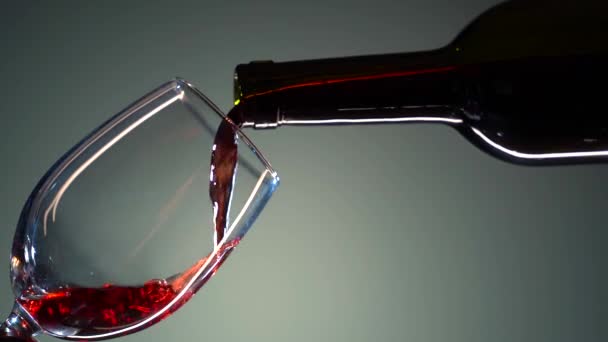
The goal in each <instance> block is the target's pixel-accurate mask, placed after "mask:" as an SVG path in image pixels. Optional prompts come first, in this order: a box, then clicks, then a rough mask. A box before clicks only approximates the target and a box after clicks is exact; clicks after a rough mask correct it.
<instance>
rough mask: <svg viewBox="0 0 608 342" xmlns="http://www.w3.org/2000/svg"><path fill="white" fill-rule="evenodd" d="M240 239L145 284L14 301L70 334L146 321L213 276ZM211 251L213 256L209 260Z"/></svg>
mask: <svg viewBox="0 0 608 342" xmlns="http://www.w3.org/2000/svg"><path fill="white" fill-rule="evenodd" d="M238 243H239V239H234V240H232V241H230V242H227V243H226V244H224V245H223V246H222V247H221V249H220V250H219V251H217V253H212V254H210V255H209V256H207V257H205V258H203V259H201V260H199V261H198V262H197V263H196V264H194V265H192V266H191V267H190V268H188V269H187V270H186V271H185V272H183V273H181V274H180V275H179V276H176V277H174V278H173V279H171V280H166V279H153V280H149V281H147V282H146V283H145V284H144V285H143V286H119V285H112V284H106V285H104V286H102V287H99V288H86V287H68V288H63V289H59V290H57V291H53V292H48V293H46V294H44V295H27V294H26V295H25V296H22V297H20V298H18V299H17V302H18V303H19V304H20V305H21V306H22V307H23V308H24V309H25V310H26V311H27V312H28V313H29V314H30V315H31V316H32V317H33V318H34V319H35V320H36V321H37V322H38V324H39V325H41V326H44V328H45V330H47V331H48V332H50V333H53V334H57V335H63V334H65V331H70V332H73V333H72V334H73V335H78V336H80V337H87V336H95V335H99V334H104V333H110V332H115V331H117V330H120V329H121V328H123V327H125V326H133V325H134V324H143V327H145V326H149V325H151V324H153V323H156V322H158V321H160V320H162V319H164V318H166V317H168V316H169V315H170V314H172V313H173V312H175V310H177V309H179V308H180V307H181V306H182V305H183V304H184V303H185V302H187V301H188V300H189V299H190V298H191V297H192V295H194V293H196V291H197V290H198V289H199V288H200V287H202V286H203V285H204V284H205V282H206V281H207V280H209V279H210V278H211V276H213V274H214V273H215V272H216V271H217V269H218V268H219V267H220V266H221V264H222V262H223V261H224V260H225V259H226V258H227V257H228V255H229V254H230V252H231V251H232V250H233V249H234V247H236V245H238ZM209 257H212V258H213V259H212V260H208V259H209ZM207 262H208V263H209V265H210V268H209V271H207V272H206V273H205V274H204V275H203V278H202V279H201V280H200V281H196V282H195V283H192V280H193V278H195V277H197V276H199V274H198V273H199V270H201V268H202V267H203V266H204V265H205V263H207ZM191 284H194V285H192V286H191ZM138 330H139V329H138ZM130 332H133V331H132V330H131V329H125V331H124V333H125V334H126V333H130Z"/></svg>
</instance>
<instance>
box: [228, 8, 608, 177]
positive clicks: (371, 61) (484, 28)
mask: <svg viewBox="0 0 608 342" xmlns="http://www.w3.org/2000/svg"><path fill="white" fill-rule="evenodd" d="M532 3H534V2H532ZM541 5H542V6H536V7H535V6H533V5H530V3H528V2H511V3H506V4H503V5H499V6H497V7H495V8H493V9H491V10H489V11H488V12H487V13H485V14H484V15H482V16H480V17H479V18H478V19H476V20H475V21H474V22H473V23H472V24H471V25H470V26H469V27H467V28H466V29H465V30H464V31H463V32H462V33H461V34H460V35H459V37H458V38H457V39H456V40H454V42H453V43H452V44H450V45H448V46H446V47H444V48H441V49H438V50H434V51H427V52H417V53H405V54H391V55H377V56H362V57H347V58H337V59H326V60H316V61H314V60H313V61H300V62H287V63H272V62H262V63H252V64H246V65H239V66H238V67H237V70H236V79H235V85H236V87H235V97H236V99H237V106H236V107H235V109H236V111H237V112H239V113H240V116H241V121H242V122H243V124H244V125H245V126H248V125H249V126H254V127H259V128H264V127H276V126H280V125H306V124H323V125H325V124H354V123H388V122H438V123H444V124H449V125H452V126H454V127H455V128H457V129H458V130H459V131H460V132H461V133H462V134H463V135H464V136H465V137H466V138H467V139H469V140H470V141H471V142H473V143H474V144H476V145H477V146H478V147H480V148H482V149H483V150H485V151H486V152H489V153H491V154H493V155H495V156H497V157H499V158H502V159H505V160H508V161H512V162H517V163H525V164H540V165H545V164H563V163H583V162H597V161H604V160H608V113H606V108H605V105H604V104H603V93H604V90H605V89H606V86H605V85H604V82H605V80H606V79H608V67H607V66H606V65H607V64H608V51H607V50H608V42H607V41H606V40H607V38H605V37H603V36H604V35H602V34H601V32H602V31H601V30H598V28H599V25H601V24H599V23H600V21H598V20H594V19H593V18H594V17H593V16H592V15H591V16H589V15H587V16H586V17H585V22H580V21H577V20H575V19H577V18H579V17H580V18H582V16H581V15H580V13H586V14H587V13H589V12H590V11H591V10H592V8H585V6H579V7H577V10H574V9H573V8H571V7H570V6H562V7H559V8H557V9H553V10H554V12H555V13H553V16H549V19H547V20H544V21H542V23H541V24H540V26H539V24H537V23H535V22H538V17H537V15H538V12H539V11H540V10H543V11H545V12H547V7H546V6H547V5H546V4H541ZM543 6H545V7H543ZM550 9H551V8H550ZM545 14H546V13H545ZM509 18H510V19H509ZM514 19H517V20H519V21H518V22H515V24H516V25H514V27H517V30H515V31H514V32H513V33H512V35H511V40H509V41H507V40H506V39H507V38H508V37H509V30H508V29H509V27H504V24H505V23H506V22H509V20H511V22H512V21H513V20H514ZM526 24H529V25H527V26H526ZM560 25H561V26H560ZM512 26H513V25H512ZM526 27H527V30H526ZM533 29H535V30H533ZM556 29H561V30H562V31H564V32H566V33H567V34H566V35H565V36H564V37H565V38H564V39H562V40H560V39H556V38H555V36H556V35H558V36H559V34H560V32H559V30H558V31H557V32H556V31H555V30H556ZM526 32H527V33H528V34H529V35H531V36H532V37H531V38H530V39H527V40H526V39H523V38H522V37H525V36H524V34H525V33H526ZM569 35H570V36H569ZM572 35H574V36H576V37H578V38H579V39H576V40H575V38H576V37H573V36H572ZM549 37H553V38H552V39H549ZM484 39H485V43H484ZM488 39H489V40H488ZM500 39H502V41H501V40H500ZM484 47H487V48H484Z"/></svg>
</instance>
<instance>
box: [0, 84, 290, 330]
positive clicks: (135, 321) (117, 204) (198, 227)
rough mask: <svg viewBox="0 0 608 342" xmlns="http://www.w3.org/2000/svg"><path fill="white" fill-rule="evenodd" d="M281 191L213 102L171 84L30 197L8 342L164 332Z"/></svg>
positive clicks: (62, 163) (69, 159) (97, 135)
mask: <svg viewBox="0 0 608 342" xmlns="http://www.w3.org/2000/svg"><path fill="white" fill-rule="evenodd" d="M216 131H217V136H216V135H215V133H216ZM237 144H238V145H237ZM237 146H238V147H239V148H237ZM237 160H238V163H237ZM210 165H211V167H210ZM237 168H238V172H237ZM278 183H279V178H278V176H277V174H276V172H275V171H274V170H273V169H272V167H271V166H270V164H269V163H268V162H267V160H266V159H265V158H264V156H262V154H261V153H260V152H259V150H258V149H257V148H256V147H255V146H254V145H253V143H252V142H251V141H250V140H249V139H248V138H247V136H246V135H245V134H243V132H242V131H241V130H240V129H239V127H238V126H237V125H236V124H235V123H234V122H233V121H232V120H231V119H230V118H228V117H226V116H224V115H223V114H222V112H221V111H220V110H219V109H218V108H217V107H216V106H215V105H214V104H213V103H212V102H211V101H209V99H208V98H207V97H205V96H204V95H203V94H202V93H201V92H200V91H198V90H197V89H196V88H195V87H193V86H192V85H191V84H189V83H188V82H186V81H185V80H182V79H176V80H174V81H171V82H168V83H165V84H163V85H162V86H160V87H158V88H157V89H155V90H153V91H152V92H150V93H149V94H147V95H146V96H144V97H142V98H141V99H140V100H138V101H136V102H134V103H133V104H131V105H130V106H129V107H128V108H127V109H125V110H124V111H122V112H121V113H119V114H117V115H115V116H114V117H112V118H111V119H110V120H108V121H107V122H106V123H104V124H102V125H101V126H100V127H99V128H98V129H96V130H95V131H94V132H92V133H91V134H89V135H88V136H87V137H85V138H84V139H83V140H82V141H81V142H80V143H78V144H77V145H76V146H75V147H73V148H72V149H71V150H70V151H68V152H67V153H66V154H65V155H64V156H63V157H61V158H60V159H59V160H58V161H57V162H56V163H55V165H53V166H52V167H51V168H50V170H49V171H48V172H47V173H46V174H45V175H44V176H43V177H42V179H41V180H40V182H39V183H38V185H36V187H35V188H34V190H33V191H32V193H31V195H30V197H29V198H28V200H27V202H26V203H25V206H24V208H23V211H22V213H21V217H20V220H19V223H18V226H17V230H16V233H15V238H14V242H13V248H12V254H11V260H10V269H11V270H10V272H11V280H12V286H13V291H14V293H15V296H16V300H15V305H14V308H13V311H12V312H11V314H10V316H9V318H8V319H7V320H6V321H5V323H4V324H3V325H2V329H0V335H2V333H4V335H6V336H13V337H21V338H24V339H29V338H31V337H32V336H35V335H36V334H39V333H44V334H48V335H52V336H55V337H59V338H62V339H68V340H98V339H106V338H112V337H117V336H122V335H126V334H130V333H133V332H136V331H139V330H141V329H144V328H146V327H148V326H150V325H152V324H155V323H157V322H159V321H160V320H162V319H163V318H166V317H167V316H168V315H170V314H171V313H172V312H174V311H175V310H177V309H178V308H179V307H180V306H181V305H183V304H184V303H185V302H186V301H188V300H189V299H190V298H191V297H192V295H193V294H194V293H195V292H196V291H197V290H198V289H199V288H200V287H201V286H202V285H203V284H204V283H205V282H206V281H207V280H209V278H210V277H211V276H213V275H214V274H215V272H216V271H217V269H218V268H219V267H220V265H221V264H222V263H223V261H224V260H225V259H226V257H227V256H228V255H229V254H230V253H231V251H232V250H233V249H234V248H235V246H236V245H237V244H238V243H239V241H240V240H241V238H242V237H243V236H244V235H245V233H246V232H247V231H248V230H249V228H250V227H251V225H252V224H253V222H254V221H255V219H256V217H257V216H258V214H259V213H260V211H261V210H262V209H263V207H264V205H265V204H266V202H267V201H268V199H269V198H270V196H271V195H272V193H273V192H274V191H275V189H276V188H277V186H278Z"/></svg>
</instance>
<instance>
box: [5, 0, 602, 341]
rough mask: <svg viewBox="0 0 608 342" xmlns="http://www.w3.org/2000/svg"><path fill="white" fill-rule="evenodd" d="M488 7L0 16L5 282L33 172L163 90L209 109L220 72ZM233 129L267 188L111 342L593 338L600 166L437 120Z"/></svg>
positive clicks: (103, 5)
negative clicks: (165, 309)
mask: <svg viewBox="0 0 608 342" xmlns="http://www.w3.org/2000/svg"><path fill="white" fill-rule="evenodd" d="M494 3H496V1H488V0H476V1H474V0H467V1H458V2H457V1H447V0H438V1H425V0H409V1H405V0H402V1H390V0H376V1H373V2H371V1H336V0H324V1H314V2H313V1H298V2H288V1H278V0H275V1H249V2H245V1H214V2H210V1H209V2H203V1H199V2H190V3H186V2H184V1H176V2H170V1H165V2H159V3H155V4H153V3H152V2H149V1H145V2H144V1H142V2H129V4H125V3H123V2H119V1H112V2H95V3H92V2H86V3H85V2H73V3H67V2H61V3H60V4H56V5H50V4H49V3H45V4H34V3H31V2H22V3H21V4H19V5H14V6H12V7H7V5H6V3H4V4H2V7H1V9H0V44H1V46H0V75H1V76H2V78H1V79H0V99H1V100H0V160H1V164H0V165H1V168H0V179H2V182H1V183H0V204H1V205H0V217H2V219H3V223H2V228H1V229H0V255H4V256H5V257H6V259H5V262H6V266H5V268H4V269H5V270H8V254H9V249H10V244H11V239H12V234H13V231H14V227H15V224H16V222H17V218H18V215H19V212H20V210H21V206H22V205H23V203H24V201H25V199H26V197H27V196H28V194H29V191H30V190H31V189H32V187H33V186H34V185H35V183H36V182H37V180H38V179H39V177H40V176H41V175H42V174H43V173H44V172H45V171H46V170H47V168H48V167H49V166H50V165H51V164H52V163H53V162H54V161H55V160H56V159H57V158H58V157H59V156H60V155H61V154H62V153H63V152H64V151H65V150H66V149H68V148H69V147H71V146H72V145H73V144H74V143H76V142H77V141H78V140H79V139H80V138H81V137H82V136H83V135H84V134H86V133H88V132H89V131H90V130H91V129H93V128H94V127H96V126H97V125H98V124H99V123H101V122H102V121H104V120H105V119H106V118H108V117H109V116H110V115H112V114H114V113H116V112H117V111H119V110H121V109H122V108H123V107H124V106H126V105H127V104H129V103H130V102H131V101H133V100H134V99H136V98H138V97H139V96H141V95H142V94H144V93H145V92H147V91H148V90H150V89H151V88H153V87H155V86H157V85H158V84H160V83H161V82H164V81H166V80H168V79H170V78H172V77H174V76H176V75H179V76H182V77H185V78H187V79H188V80H190V81H191V82H192V83H194V84H196V85H197V86H198V87H199V88H201V89H202V90H203V91H204V92H205V93H206V94H208V95H209V96H210V97H211V98H212V99H214V100H215V101H216V102H217V104H218V105H219V106H220V107H222V108H223V109H225V110H227V109H229V107H230V104H231V96H232V71H233V68H234V67H235V66H236V65H237V64H238V63H243V62H248V61H250V60H255V59H273V60H277V61H280V60H293V59H308V58H320V57H330V56H343V55H357V54H370V53H386V52H399V51H414V50H423V49H430V48H436V47H440V46H442V45H444V44H446V43H448V42H449V41H450V40H451V39H452V38H453V37H454V36H455V35H456V34H457V33H458V31H459V30H460V29H461V28H462V27H463V26H464V25H465V24H466V23H467V22H469V21H470V20H471V19H473V18H474V17H475V16H476V15H477V14H479V13H480V12H482V11H483V10H485V9H486V8H488V7H490V6H491V5H493V4H494ZM249 134H250V135H251V136H252V138H253V139H254V141H256V142H257V144H258V145H259V147H260V148H261V149H262V150H263V151H264V152H265V153H266V155H267V156H268V157H269V159H270V160H271V162H272V163H273V165H274V166H275V167H276V169H277V170H278V171H279V172H280V175H281V178H282V185H281V187H280V189H279V191H278V192H277V194H276V195H275V197H273V198H272V200H271V202H270V204H269V205H268V206H267V208H266V210H265V211H264V213H263V214H262V216H261V217H260V219H259V220H258V222H257V223H256V224H255V226H254V229H253V230H252V232H251V233H250V234H249V235H248V237H247V239H246V240H245V243H243V244H241V246H240V247H239V249H238V250H237V251H236V252H235V254H233V257H232V258H231V260H230V261H229V262H228V263H226V265H225V267H224V268H223V269H222V270H221V271H220V272H219V273H218V276H217V277H216V278H214V279H213V280H212V281H211V282H210V283H209V284H208V285H207V286H206V287H204V288H203V290H202V291H201V292H200V293H199V294H198V295H197V296H196V298H194V299H193V300H192V301H191V302H190V303H189V304H187V305H186V306H185V307H184V308H183V309H181V310H180V311H178V312H177V313H175V314H174V315H173V316H172V317H170V318H169V319H167V320H165V321H163V322H161V323H160V324H158V325H156V326H154V327H152V328H150V329H148V330H146V331H144V332H141V333H138V334H135V335H131V336H128V337H124V338H123V340H125V341H127V340H130V341H149V340H153V341H164V340H195V341H219V340H222V341H251V342H253V341H265V342H269V341H311V340H317V341H329V340H332V341H450V342H456V341H467V342H470V341H552V342H555V341H606V340H608V330H607V328H606V323H607V322H608V317H607V309H606V307H607V304H608V303H607V302H608V296H607V290H606V285H607V280H606V278H607V277H606V266H607V263H608V256H607V252H606V250H607V249H606V248H605V245H606V243H607V242H608V236H607V233H606V230H605V221H606V220H607V218H606V215H605V211H606V204H607V196H608V185H606V183H605V180H606V176H607V174H608V172H607V171H608V169H607V166H601V165H600V166H576V167H555V168H525V167H518V166H513V165H508V164H505V163H503V162H500V161H497V160H494V159H491V158H490V157H488V156H486V155H484V154H482V153H481V152H480V151H478V150H476V149H475V148H474V147H473V146H472V145H470V144H468V143H467V142H466V141H465V140H464V139H463V138H461V137H460V136H459V135H458V134H457V133H456V132H454V131H452V130H450V129H449V128H446V127H442V126H429V125H410V126H406V125H401V126H383V127H382V126H373V127H372V126H367V127H340V128H328V127H318V128H282V129H279V130H276V131H262V132H258V131H256V132H249ZM0 274H1V272H0ZM0 279H1V277H0ZM0 302H2V303H4V304H3V306H2V307H3V308H4V309H3V310H4V311H3V312H5V313H6V312H8V310H9V309H10V307H11V302H12V294H11V291H10V289H9V284H8V276H5V277H4V280H3V281H1V282H0ZM41 339H42V340H49V338H46V337H43V338H41Z"/></svg>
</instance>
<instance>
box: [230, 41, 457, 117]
mask: <svg viewBox="0 0 608 342" xmlns="http://www.w3.org/2000/svg"><path fill="white" fill-rule="evenodd" d="M448 55H449V50H448V49H447V48H445V49H439V50H433V51H427V52H416V53H402V54H388V55H375V56H360V57H347V58H332V59H321V60H310V61H298V62H285V63H273V62H252V63H249V64H242V65H239V66H238V67H237V68H236V73H235V99H236V101H235V104H236V105H237V108H239V109H240V111H239V112H240V113H241V121H242V124H243V126H245V127H246V126H253V127H257V128H268V127H276V126H279V125H310V124H322V125H327V124H356V123H384V122H407V121H434V122H444V123H450V124H456V123H460V122H461V121H462V120H460V118H459V117H458V114H457V113H458V111H457V110H456V108H457V107H458V106H459V105H460V102H461V100H460V98H461V96H460V95H459V94H458V92H456V91H455V85H454V81H455V71H456V69H457V67H456V66H454V65H451V64H449V63H447V61H448V60H450V58H448Z"/></svg>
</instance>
